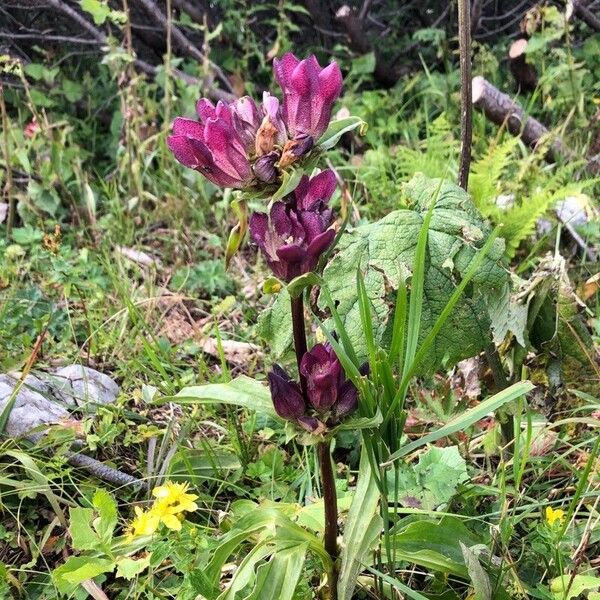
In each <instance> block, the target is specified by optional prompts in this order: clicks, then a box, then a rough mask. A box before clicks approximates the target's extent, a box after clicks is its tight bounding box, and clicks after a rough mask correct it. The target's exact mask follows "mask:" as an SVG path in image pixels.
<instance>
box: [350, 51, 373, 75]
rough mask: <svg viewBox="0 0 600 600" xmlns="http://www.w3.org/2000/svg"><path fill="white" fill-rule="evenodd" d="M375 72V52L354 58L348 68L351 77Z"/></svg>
mask: <svg viewBox="0 0 600 600" xmlns="http://www.w3.org/2000/svg"><path fill="white" fill-rule="evenodd" d="M374 70H375V52H367V54H363V55H362V56H359V57H357V58H355V59H354V60H353V61H352V66H351V67H350V73H351V74H352V75H370V74H371V73H373V71H374Z"/></svg>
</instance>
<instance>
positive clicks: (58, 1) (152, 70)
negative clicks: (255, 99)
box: [47, 0, 235, 102]
mask: <svg viewBox="0 0 600 600" xmlns="http://www.w3.org/2000/svg"><path fill="white" fill-rule="evenodd" d="M142 1H143V2H144V5H146V3H148V4H149V5H150V6H151V8H154V9H156V7H155V6H154V5H153V3H152V2H151V0H142ZM47 2H48V5H49V6H51V7H52V8H54V9H56V10H58V11H60V12H62V13H63V14H64V15H66V16H68V17H69V18H70V19H72V20H73V21H74V22H75V23H77V25H79V26H80V27H81V28H82V29H84V30H85V31H87V32H88V33H89V34H90V35H91V36H92V38H93V39H94V40H95V41H96V42H97V43H98V44H101V45H103V46H108V38H107V37H106V35H104V33H103V32H102V31H100V30H99V29H97V28H96V27H94V25H92V23H90V22H89V21H88V20H87V19H85V18H84V17H83V16H82V15H81V14H79V13H78V12H77V11H76V10H75V9H74V8H72V7H71V6H69V5H68V4H66V3H65V2H64V1H63V0H47ZM156 10H158V9H156ZM158 12H159V13H160V11H158ZM160 15H162V13H160ZM162 18H163V19H164V20H165V22H164V24H163V26H164V27H166V17H165V16H164V15H162ZM161 24H162V22H161ZM175 29H176V28H173V37H174V38H175V36H176V34H175ZM178 31H179V30H178ZM179 33H181V32H180V31H179ZM181 35H183V34H181ZM183 37H184V39H187V38H185V36H183ZM196 50H197V49H196ZM197 52H198V53H199V54H197V56H196V58H198V57H199V58H200V59H201V60H202V61H204V55H203V54H202V53H200V51H199V50H197ZM134 64H135V66H136V67H137V68H138V69H139V70H140V71H142V72H143V73H146V74H147V75H150V76H151V77H156V75H157V74H158V71H159V69H158V67H155V66H154V65H151V64H150V63H148V62H146V61H144V60H140V59H136V60H135V63H134ZM210 66H211V68H212V69H213V71H214V72H215V73H216V74H217V75H218V76H219V79H221V80H223V79H224V80H225V82H226V85H227V87H228V89H229V90H231V85H230V84H229V81H228V80H227V77H226V76H225V74H224V73H223V72H222V71H221V69H220V68H219V67H218V66H217V65H214V64H213V63H212V62H210ZM172 73H173V75H174V76H175V77H177V78H178V79H181V80H182V81H185V83H187V84H188V85H197V86H198V87H199V88H201V89H205V90H206V93H207V94H208V96H210V97H211V98H213V99H214V100H224V101H226V102H227V101H230V100H232V99H233V98H235V96H234V95H233V94H232V93H230V92H227V91H225V90H220V89H218V88H216V87H214V86H212V85H208V84H207V82H205V81H203V80H201V79H198V78H196V77H193V76H191V75H188V74H187V73H184V72H183V71H180V70H179V69H173V70H172Z"/></svg>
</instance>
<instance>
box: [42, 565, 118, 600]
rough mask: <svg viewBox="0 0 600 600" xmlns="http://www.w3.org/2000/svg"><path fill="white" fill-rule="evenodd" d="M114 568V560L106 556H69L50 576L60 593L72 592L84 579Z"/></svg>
mask: <svg viewBox="0 0 600 600" xmlns="http://www.w3.org/2000/svg"><path fill="white" fill-rule="evenodd" d="M114 568H115V563H114V561H112V560H110V559H108V558H94V557H89V556H70V557H69V558H68V559H67V561H66V562H65V563H64V564H63V565H61V566H60V567H58V568H57V569H54V571H53V572H52V577H53V578H54V581H55V583H56V587H57V589H58V591H59V592H60V593H61V594H65V595H67V594H72V593H73V592H74V591H75V589H76V588H77V586H78V585H79V584H80V583H82V582H84V581H85V580H86V579H93V578H94V577H97V576H98V575H101V574H102V573H108V572H109V571H112V570H113V569H114Z"/></svg>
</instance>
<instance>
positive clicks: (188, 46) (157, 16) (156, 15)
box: [139, 0, 233, 92]
mask: <svg viewBox="0 0 600 600" xmlns="http://www.w3.org/2000/svg"><path fill="white" fill-rule="evenodd" d="M139 2H140V4H141V5H142V6H143V7H144V8H145V9H146V11H147V12H148V14H150V15H151V16H152V18H153V19H154V20H155V21H156V22H157V23H159V24H160V25H161V26H162V27H163V29H164V30H165V31H166V30H167V29H168V27H169V23H168V20H167V17H166V16H165V15H164V14H163V13H162V12H161V10H160V9H159V8H158V6H157V5H156V2H154V0H139ZM171 35H172V37H173V40H174V42H175V43H176V44H177V46H179V48H180V49H181V50H182V51H183V52H185V53H186V54H187V55H188V56H190V57H191V58H193V59H195V60H197V61H198V62H199V63H201V64H205V65H209V66H210V68H211V69H212V70H213V71H214V73H215V75H216V76H217V78H218V79H219V81H220V82H221V83H222V84H223V85H224V86H225V88H226V89H227V91H228V92H233V88H232V87H231V83H230V81H229V79H227V76H226V75H225V73H223V71H222V70H221V68H220V67H219V66H218V65H216V64H215V63H214V62H212V61H211V60H210V59H209V58H208V57H207V56H206V55H205V54H203V53H202V52H201V51H200V50H198V48H196V46H194V44H192V42H190V40H188V39H187V37H186V36H185V34H184V33H183V31H181V29H179V28H178V27H176V26H174V25H171Z"/></svg>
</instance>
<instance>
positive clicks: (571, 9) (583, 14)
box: [567, 0, 600, 31]
mask: <svg viewBox="0 0 600 600" xmlns="http://www.w3.org/2000/svg"><path fill="white" fill-rule="evenodd" d="M572 14H575V15H577V16H578V17H579V18H580V19H581V20H582V21H583V22H584V23H585V24H586V25H587V26H588V27H590V28H591V29H593V30H594V31H600V17H598V16H597V15H595V14H594V13H593V12H592V11H591V10H590V9H589V8H588V7H587V6H586V5H585V4H584V3H583V2H582V0H571V1H570V2H569V4H568V7H567V19H569V18H570V17H571V15H572Z"/></svg>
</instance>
